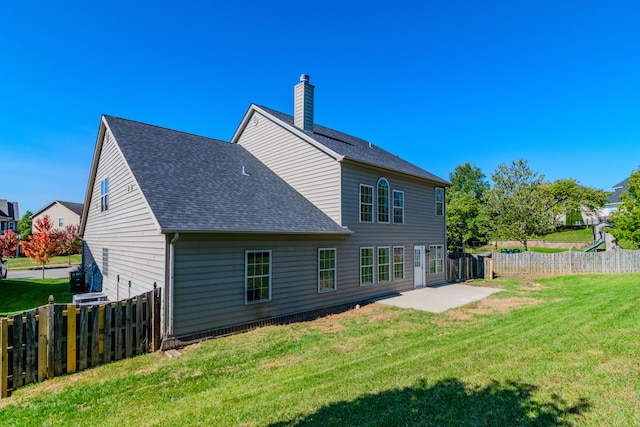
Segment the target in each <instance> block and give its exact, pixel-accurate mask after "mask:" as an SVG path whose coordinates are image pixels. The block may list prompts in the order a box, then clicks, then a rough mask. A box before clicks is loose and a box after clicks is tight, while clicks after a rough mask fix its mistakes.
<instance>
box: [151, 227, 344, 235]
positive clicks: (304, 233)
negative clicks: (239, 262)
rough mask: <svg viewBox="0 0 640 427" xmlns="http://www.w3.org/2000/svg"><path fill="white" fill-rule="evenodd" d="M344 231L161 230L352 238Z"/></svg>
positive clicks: (168, 230)
mask: <svg viewBox="0 0 640 427" xmlns="http://www.w3.org/2000/svg"><path fill="white" fill-rule="evenodd" d="M343 228H344V231H337V230H336V231H282V230H224V229H220V230H211V229H199V228H161V229H160V233H162V234H174V233H181V234H238V235H239V234H259V235H274V234H277V235H291V236H306V235H312V236H350V235H351V234H353V231H351V230H349V229H348V228H347V227H343Z"/></svg>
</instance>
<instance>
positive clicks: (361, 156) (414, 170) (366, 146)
mask: <svg viewBox="0 0 640 427" xmlns="http://www.w3.org/2000/svg"><path fill="white" fill-rule="evenodd" d="M252 109H254V110H257V111H260V112H262V113H266V114H268V115H270V116H271V117H272V118H275V119H276V120H278V121H279V122H281V123H283V124H284V125H285V126H287V127H288V129H289V130H290V131H292V132H295V133H297V134H299V135H300V136H301V137H306V139H307V140H310V141H312V143H315V144H314V145H316V146H319V148H320V149H322V150H323V151H325V152H327V153H328V154H330V155H333V157H334V158H336V159H337V160H338V161H342V160H351V161H355V162H359V163H364V164H367V165H371V166H375V167H379V168H383V169H387V170H392V171H395V172H400V173H404V174H407V175H411V176H415V177H419V178H423V179H427V180H429V181H433V182H436V183H439V184H442V185H450V183H449V182H448V181H446V180H445V179H442V178H440V177H438V176H436V175H434V174H432V173H431V172H428V171H426V170H424V169H422V168H420V167H418V166H416V165H414V164H413V163H410V162H408V161H406V160H404V159H402V158H400V157H398V156H396V155H395V154H392V153H390V152H388V151H386V150H384V149H382V148H380V147H378V146H376V145H374V144H371V143H370V142H368V141H365V140H364V139H361V138H358V137H355V136H352V135H348V134H346V133H343V132H340V131H337V130H335V129H331V128H328V127H325V126H320V125H317V124H314V127H313V131H306V130H302V129H299V128H297V127H295V126H294V118H293V116H290V115H288V114H284V113H281V112H279V111H276V110H272V109H270V108H267V107H264V106H259V105H252V106H251V107H250V109H249V111H248V112H247V114H246V115H245V120H244V121H243V123H242V124H241V126H240V128H239V130H238V131H236V134H235V135H234V137H233V139H232V142H236V141H237V139H238V137H239V134H240V131H241V128H242V127H243V125H244V124H245V122H246V121H247V120H248V118H249V116H250V115H251V112H252Z"/></svg>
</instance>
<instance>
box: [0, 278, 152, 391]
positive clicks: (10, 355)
mask: <svg viewBox="0 0 640 427" xmlns="http://www.w3.org/2000/svg"><path fill="white" fill-rule="evenodd" d="M159 348H160V289H157V288H155V289H154V290H152V291H149V292H147V293H145V294H142V295H139V296H137V297H134V298H131V299H128V300H123V301H118V302H102V303H95V304H91V305H84V304H81V305H74V304H54V303H53V301H52V300H50V302H49V304H47V305H44V306H42V307H38V308H36V309H34V310H32V311H28V312H24V313H22V314H15V315H13V316H10V317H8V318H3V319H0V398H3V397H7V396H8V395H9V393H10V392H11V391H13V390H16V389H17V388H18V387H22V386H24V385H27V384H30V383H34V382H37V381H42V380H44V379H45V378H53V377H55V376H59V375H63V374H70V373H73V372H76V371H81V370H84V369H87V368H90V367H94V366H98V365H101V364H104V363H108V362H111V361H115V360H120V359H123V358H127V357H132V356H135V355H138V354H142V353H146V352H149V351H155V350H158V349H159Z"/></svg>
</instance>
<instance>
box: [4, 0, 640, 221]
mask: <svg viewBox="0 0 640 427" xmlns="http://www.w3.org/2000/svg"><path fill="white" fill-rule="evenodd" d="M639 18H640V3H638V2H635V1H627V2H618V1H612V2H606V3H605V2H602V1H561V2H558V1H518V2H513V1H485V2H475V1H456V0H452V1H424V2H421V1H420V2H419V1H403V0H399V1H394V2H380V3H376V2H349V1H340V2H337V1H322V2H304V1H299V0H297V1H286V2H277V1H273V2H254V1H251V0H249V1H243V2H204V1H196V2H194V1H188V0H187V1H181V2H167V1H154V2H149V1H135V2H131V1H127V2H123V1H111V2H106V3H105V2H85V1H83V2H79V1H78V2H71V1H64V0H61V1H59V2H9V3H7V4H3V5H2V6H0V55H1V56H0V120H1V121H0V172H1V175H0V176H1V178H0V198H2V199H9V200H10V201H17V202H18V203H19V204H20V214H21V215H22V214H24V212H26V211H27V210H31V211H36V210H38V209H40V208H42V207H44V206H45V205H46V204H48V203H49V202H51V201H52V200H64V201H71V202H84V196H85V192H86V187H87V181H88V176H89V169H90V166H91V159H92V156H93V150H94V148H95V142H96V136H97V132H98V125H99V121H100V115H101V114H109V115H114V116H119V117H124V118H128V119H132V120H138V121H141V122H145V123H151V124H155V125H160V126H165V127H169V128H173V129H178V130H181V131H186V132H190V133H195V134H200V135H205V136H209V137H213V138H219V139H225V140H229V139H230V138H231V136H232V135H233V132H234V130H235V129H236V127H237V126H238V124H239V122H240V120H241V118H242V116H243V115H244V113H245V112H246V110H247V108H248V107H249V105H250V104H251V103H256V104H261V105H265V106H267V107H270V108H274V109H276V110H280V111H282V112H285V113H292V110H293V86H294V85H295V84H296V83H297V82H298V81H299V76H300V74H302V73H306V74H309V75H310V76H311V83H312V84H313V85H315V87H316V89H315V119H316V122H317V123H319V124H322V125H325V126H328V127H331V128H334V129H338V130H340V131H343V132H346V133H349V134H352V135H355V136H358V137H361V138H364V139H366V140H369V141H371V142H372V143H373V144H376V145H379V146H381V147H383V148H385V149H387V150H389V151H391V152H393V153H395V154H397V155H400V156H401V157H404V158H406V159H407V160H409V161H412V162H413V163H415V164H417V165H419V166H421V167H423V168H425V169H427V170H429V171H431V172H433V173H435V174H437V175H439V176H441V177H443V178H447V177H448V174H449V172H451V171H452V170H453V169H454V168H455V166H456V165H458V164H461V163H464V162H467V161H468V162H471V163H472V164H475V165H477V166H479V167H480V168H481V169H482V171H483V172H484V173H485V174H486V175H487V176H490V174H491V173H492V172H493V171H494V170H495V169H496V167H497V166H498V164H500V163H503V162H507V163H509V162H511V161H513V160H517V159H519V158H525V159H528V161H529V165H530V167H531V168H532V169H533V170H535V171H537V172H539V173H541V174H544V175H545V177H546V178H547V179H550V180H554V179H558V178H568V177H573V178H576V179H577V180H578V181H579V182H580V183H582V184H584V185H589V186H593V187H597V188H605V189H607V188H609V187H611V186H612V185H613V184H616V183H617V182H619V181H622V180H623V179H624V178H626V177H628V176H629V174H630V172H631V171H632V170H633V169H635V168H637V167H638V165H639V164H640V120H639V119H640V77H639V76H640V31H639V30H638V28H640V25H639V23H638V20H639Z"/></svg>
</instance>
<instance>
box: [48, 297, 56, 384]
mask: <svg viewBox="0 0 640 427" xmlns="http://www.w3.org/2000/svg"><path fill="white" fill-rule="evenodd" d="M47 320H48V322H47V326H48V328H47V377H48V378H53V377H54V375H55V372H54V368H55V357H56V352H55V350H56V347H55V343H56V340H55V338H56V334H55V330H56V329H55V308H54V305H53V295H49V305H48V306H47Z"/></svg>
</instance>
